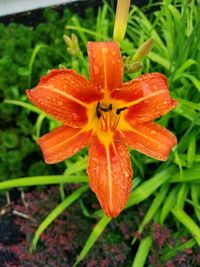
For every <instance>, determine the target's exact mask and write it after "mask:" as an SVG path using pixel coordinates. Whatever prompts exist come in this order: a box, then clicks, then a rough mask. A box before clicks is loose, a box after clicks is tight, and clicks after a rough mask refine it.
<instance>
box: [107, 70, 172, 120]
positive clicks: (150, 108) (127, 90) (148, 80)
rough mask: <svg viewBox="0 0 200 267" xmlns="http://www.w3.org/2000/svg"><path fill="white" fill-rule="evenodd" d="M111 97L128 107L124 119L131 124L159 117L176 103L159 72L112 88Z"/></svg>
mask: <svg viewBox="0 0 200 267" xmlns="http://www.w3.org/2000/svg"><path fill="white" fill-rule="evenodd" d="M111 98H113V99H116V100H123V102H124V106H126V107H128V109H127V111H126V114H125V119H126V120H127V121H128V122H129V123H131V124H133V125H134V124H136V123H144V122H148V121H151V120H154V119H156V118H159V117H160V116H161V115H164V114H165V113H167V112H168V111H169V110H171V109H173V108H174V107H175V106H176V105H177V102H176V101H175V100H174V99H172V98H171V97H170V94H169V88H168V83H167V79H166V77H165V76H164V75H163V74H160V73H150V74H144V75H141V76H140V77H139V78H137V79H134V80H132V81H130V82H129V83H126V84H124V85H123V86H122V87H121V88H118V89H116V90H114V91H113V92H112V93H111Z"/></svg>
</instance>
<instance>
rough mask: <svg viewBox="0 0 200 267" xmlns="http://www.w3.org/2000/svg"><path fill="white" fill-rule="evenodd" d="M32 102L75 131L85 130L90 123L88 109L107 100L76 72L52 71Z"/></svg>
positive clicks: (31, 97) (32, 92)
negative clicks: (101, 100) (96, 102)
mask: <svg viewBox="0 0 200 267" xmlns="http://www.w3.org/2000/svg"><path fill="white" fill-rule="evenodd" d="M27 95H28V98H29V100H30V101H31V102H33V103H34V104H35V105H36V106H38V107H39V108H40V109H42V110H44V111H45V112H46V113H48V114H49V115H51V116H52V117H54V118H55V119H57V120H58V121H61V122H63V123H65V124H67V125H70V126H72V127H83V126H84V125H85V124H86V123H87V121H88V118H87V109H86V108H87V105H88V104H90V103H91V102H93V101H98V100H100V99H101V98H102V97H103V92H102V91H99V89H97V88H96V87H95V86H93V85H92V84H91V83H90V82H89V81H87V80H86V79H85V78H84V77H82V76H81V75H79V74H77V73H75V72H74V71H72V70H52V71H51V72H50V73H49V74H48V75H46V76H44V77H43V78H42V79H41V80H40V82H39V84H38V85H37V86H36V87H35V88H34V89H33V90H27Z"/></svg>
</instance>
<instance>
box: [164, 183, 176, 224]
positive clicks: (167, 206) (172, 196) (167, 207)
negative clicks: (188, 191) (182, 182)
mask: <svg viewBox="0 0 200 267" xmlns="http://www.w3.org/2000/svg"><path fill="white" fill-rule="evenodd" d="M178 189H179V186H178V185H177V186H175V187H174V188H173V189H172V190H171V191H170V193H169V195H168V196H167V198H166V199H165V202H164V205H163V207H162V210H161V214H160V224H163V223H164V221H165V219H166V218H167V216H168V214H169V213H170V211H171V209H172V208H173V207H174V205H175V204H176V199H177V192H178Z"/></svg>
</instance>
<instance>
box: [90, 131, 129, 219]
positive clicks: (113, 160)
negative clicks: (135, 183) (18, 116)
mask: <svg viewBox="0 0 200 267" xmlns="http://www.w3.org/2000/svg"><path fill="white" fill-rule="evenodd" d="M87 173H88V176H89V180H90V187H91V189H92V190H93V191H94V192H95V193H96V195H97V198H98V200H99V202H100V204H101V207H102V208H103V210H104V212H105V213H106V215H107V216H108V217H116V216H118V215H119V213H120V212H121V211H122V209H123V208H124V206H125V205H126V202H127V200H128V197H129V194H130V192H131V185H132V182H131V178H132V167H131V161H130V157H129V151H128V148H127V146H126V145H125V144H124V143H123V142H122V141H121V139H120V136H119V135H118V136H115V137H114V138H113V140H112V142H110V143H109V144H108V143H106V144H104V143H103V142H102V140H101V139H99V138H98V137H97V136H95V137H94V138H93V139H92V142H91V144H90V147H89V163H88V169H87Z"/></svg>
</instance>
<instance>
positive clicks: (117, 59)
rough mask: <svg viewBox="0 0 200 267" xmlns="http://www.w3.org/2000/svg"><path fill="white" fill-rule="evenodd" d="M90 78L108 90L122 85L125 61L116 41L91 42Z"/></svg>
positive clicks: (89, 50)
mask: <svg viewBox="0 0 200 267" xmlns="http://www.w3.org/2000/svg"><path fill="white" fill-rule="evenodd" d="M88 61H89V70H90V80H91V82H92V83H93V84H94V85H97V86H99V87H100V88H103V89H104V90H106V91H112V90H113V89H114V88H117V87H119V86H121V85H122V80H123V62H122V56H121V52H120V49H119V46H118V44H117V43H116V42H89V43H88Z"/></svg>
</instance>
